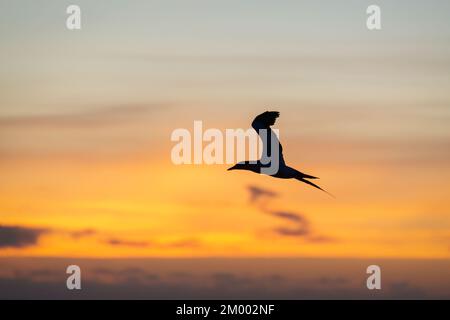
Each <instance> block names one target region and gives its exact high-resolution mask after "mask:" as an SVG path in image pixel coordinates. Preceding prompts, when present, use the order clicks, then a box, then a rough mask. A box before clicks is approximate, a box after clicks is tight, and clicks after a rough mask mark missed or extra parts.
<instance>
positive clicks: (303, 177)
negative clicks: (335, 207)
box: [295, 176, 335, 198]
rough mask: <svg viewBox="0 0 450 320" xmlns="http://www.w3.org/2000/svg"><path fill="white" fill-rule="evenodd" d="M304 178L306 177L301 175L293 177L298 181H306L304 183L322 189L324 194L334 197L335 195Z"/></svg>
mask: <svg viewBox="0 0 450 320" xmlns="http://www.w3.org/2000/svg"><path fill="white" fill-rule="evenodd" d="M305 178H307V177H305V176H301V177H296V178H295V179H297V180H298V181H301V182H304V183H306V184H309V185H310V186H313V187H314V188H317V189H319V190H322V191H323V192H325V193H326V194H328V195H330V196H332V197H333V198H335V196H333V195H332V194H331V193H329V192H328V191H326V190H324V189H322V188H321V187H319V186H318V185H317V184H315V183H312V182H311V181H308V180H306V179H305Z"/></svg>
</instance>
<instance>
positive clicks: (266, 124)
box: [228, 111, 328, 193]
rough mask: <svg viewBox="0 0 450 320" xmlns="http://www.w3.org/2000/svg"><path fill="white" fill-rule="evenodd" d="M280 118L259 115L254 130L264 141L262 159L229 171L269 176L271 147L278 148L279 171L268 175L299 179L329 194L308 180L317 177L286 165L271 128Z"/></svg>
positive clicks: (276, 114)
mask: <svg viewBox="0 0 450 320" xmlns="http://www.w3.org/2000/svg"><path fill="white" fill-rule="evenodd" d="M279 116H280V113H279V112H277V111H266V112H264V113H261V114H260V115H258V116H257V117H256V118H255V119H254V120H253V122H252V127H253V129H255V130H256V132H257V133H258V135H259V136H260V138H261V139H262V140H263V152H262V158H261V159H260V160H257V161H242V162H239V163H237V164H235V165H234V166H233V167H231V168H229V169H228V170H247V171H252V172H255V173H258V174H267V173H266V172H267V171H266V170H264V169H267V168H269V167H270V166H271V165H272V163H271V161H272V160H273V159H274V157H272V152H271V151H272V150H271V147H272V146H278V157H275V158H277V160H278V170H277V171H276V172H275V173H274V174H268V175H269V176H271V177H274V178H279V179H297V180H299V181H301V182H304V183H306V184H309V185H310V186H313V187H315V188H317V189H320V190H322V191H324V192H327V191H325V190H323V189H322V188H321V187H319V186H318V185H316V184H314V183H312V182H311V181H309V180H306V179H318V178H317V177H315V176H311V175H309V174H305V173H303V172H300V171H298V170H297V169H294V168H292V167H289V166H287V165H286V163H285V161H284V157H283V147H282V146H281V144H280V142H279V140H278V137H277V136H276V134H275V133H274V132H273V131H272V129H271V128H270V127H271V126H272V125H274V124H275V121H276V119H277V118H278V117H279ZM262 130H265V134H261V132H262ZM272 139H276V140H272ZM262 160H264V161H262ZM327 193H328V192H327Z"/></svg>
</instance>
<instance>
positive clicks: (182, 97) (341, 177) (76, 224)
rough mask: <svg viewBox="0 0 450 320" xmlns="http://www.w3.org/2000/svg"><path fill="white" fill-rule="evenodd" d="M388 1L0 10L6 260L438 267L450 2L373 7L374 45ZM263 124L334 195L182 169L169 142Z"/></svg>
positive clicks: (448, 136)
mask: <svg viewBox="0 0 450 320" xmlns="http://www.w3.org/2000/svg"><path fill="white" fill-rule="evenodd" d="M372 2H373V1H363V0H362V1H345V2H337V1H323V2H320V3H319V2H317V1H281V2H276V3H275V2H274V1H245V2H244V1H234V0H232V1H174V0H170V1H123V0H120V1H119V0H117V1H95V2H93V1H75V2H74V1H48V0H45V1H39V2H37V1H24V0H20V1H7V0H0V39H1V44H0V46H1V50H0V61H1V62H0V177H1V179H0V257H1V258H5V259H6V258H8V259H16V258H20V257H34V258H44V257H47V258H55V259H59V258H67V257H70V258H77V259H82V258H83V259H84V258H91V259H99V258H107V259H113V258H114V259H118V260H120V259H125V258H180V259H181V258H213V257H221V258H230V259H231V258H233V259H234V258H256V257H259V258H261V257H264V258H271V259H277V258H286V257H290V258H311V259H317V258H320V259H339V261H344V260H345V259H397V260H402V259H414V261H428V263H430V265H431V266H434V267H436V268H438V269H439V267H438V266H437V265H438V264H439V263H441V262H438V261H441V260H445V261H448V259H449V258H450V198H449V197H448V195H449V191H450V182H449V181H450V170H449V168H450V167H449V163H450V151H449V150H450V149H449V148H448V145H449V142H450V131H449V129H448V128H449V121H450V91H449V90H448V88H449V87H450V75H449V70H450V69H449V67H450V54H449V53H450V41H449V40H450V24H449V21H450V19H449V14H450V3H449V2H448V1H377V2H376V3H377V4H378V5H379V6H380V7H381V17H382V29H381V30H379V31H369V30H368V29H367V28H366V18H367V14H366V8H367V6H368V5H370V4H372ZM74 3H76V4H78V5H79V6H80V7H81V15H82V29H81V30H75V31H70V30H67V29H66V26H65V20H66V18H67V14H66V12H65V10H66V8H67V6H68V5H69V4H74ZM266 110H277V111H280V113H281V116H280V118H279V119H278V120H277V123H276V125H275V127H276V128H277V129H279V130H280V140H281V143H282V144H283V148H284V157H285V159H286V161H287V163H288V164H289V165H292V166H293V167H295V168H297V169H299V170H300V171H302V172H306V173H308V174H312V175H314V176H319V177H320V178H321V179H320V180H319V181H320V183H319V184H320V185H321V186H322V187H323V188H325V189H326V190H328V191H330V192H331V193H332V194H333V195H335V198H332V197H329V196H328V195H326V194H325V193H322V192H320V191H318V190H315V189H313V188H310V187H309V186H307V185H303V184H301V183H299V182H298V181H288V180H278V179H273V178H270V177H266V176H260V175H255V174H253V173H250V172H249V173H246V172H234V171H232V172H227V171H226V169H227V168H228V167H229V165H205V164H203V165H175V164H174V163H173V162H172V161H171V158H170V154H171V149H172V147H173V146H174V142H172V141H171V140H170V136H171V133H172V131H173V130H175V129H177V128H186V129H189V130H192V128H193V122H194V121H195V120H201V121H203V126H204V128H205V129H206V128H217V129H219V130H221V131H222V132H224V131H225V129H227V128H243V129H247V128H249V127H250V124H251V121H252V119H253V118H254V117H255V116H256V115H258V114H259V113H261V112H263V111H266ZM14 261H19V262H17V263H18V266H20V268H26V267H27V266H30V268H31V267H33V268H34V267H35V265H34V264H33V263H31V262H30V261H36V260H26V259H25V260H20V259H19V260H14ZM20 261H22V262H20ZM405 261H409V260H405ZM433 261H435V262H433ZM436 261H437V262H436ZM435 264H436V265H435ZM447 290H448V288H447Z"/></svg>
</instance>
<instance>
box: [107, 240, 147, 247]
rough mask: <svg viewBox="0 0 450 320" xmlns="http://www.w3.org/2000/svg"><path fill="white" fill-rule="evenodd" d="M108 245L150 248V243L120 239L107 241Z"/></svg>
mask: <svg viewBox="0 0 450 320" xmlns="http://www.w3.org/2000/svg"><path fill="white" fill-rule="evenodd" d="M106 243H107V244H109V245H112V246H126V247H148V246H149V245H150V242H146V241H132V240H124V239H119V238H111V239H108V240H106Z"/></svg>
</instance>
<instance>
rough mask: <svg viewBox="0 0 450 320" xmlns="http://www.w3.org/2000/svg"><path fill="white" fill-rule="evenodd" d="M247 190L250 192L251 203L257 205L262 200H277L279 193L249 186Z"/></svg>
mask: <svg viewBox="0 0 450 320" xmlns="http://www.w3.org/2000/svg"><path fill="white" fill-rule="evenodd" d="M247 190H248V191H249V192H250V202H252V203H255V202H257V201H258V200H260V199H262V198H276V197H278V193H276V192H273V191H271V190H268V189H264V188H261V187H257V186H254V185H249V186H248V187H247Z"/></svg>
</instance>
